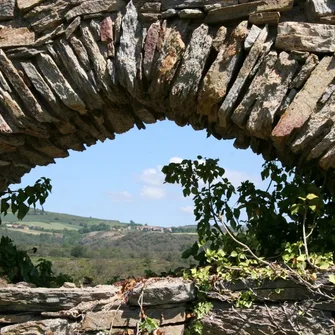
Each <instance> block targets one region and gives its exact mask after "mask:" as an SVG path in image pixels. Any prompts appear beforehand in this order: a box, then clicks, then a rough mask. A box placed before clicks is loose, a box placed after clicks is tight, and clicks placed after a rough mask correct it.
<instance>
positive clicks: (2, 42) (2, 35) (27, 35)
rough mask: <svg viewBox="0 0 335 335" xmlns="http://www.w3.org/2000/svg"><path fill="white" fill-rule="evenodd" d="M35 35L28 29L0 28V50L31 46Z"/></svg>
mask: <svg viewBox="0 0 335 335" xmlns="http://www.w3.org/2000/svg"><path fill="white" fill-rule="evenodd" d="M34 43H35V33H34V32H32V31H30V30H29V29H28V28H7V27H3V28H2V29H1V28H0V48H6V47H15V46H22V45H32V44H34Z"/></svg>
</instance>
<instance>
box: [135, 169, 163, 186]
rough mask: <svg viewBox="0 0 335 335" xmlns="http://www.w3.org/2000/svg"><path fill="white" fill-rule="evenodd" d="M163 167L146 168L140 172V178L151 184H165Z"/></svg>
mask: <svg viewBox="0 0 335 335" xmlns="http://www.w3.org/2000/svg"><path fill="white" fill-rule="evenodd" d="M161 169H162V167H161V166H157V167H156V168H149V169H145V170H143V171H142V172H141V174H140V180H141V181H142V182H143V183H145V184H149V185H153V186H160V185H163V182H164V175H163V173H162V172H161Z"/></svg>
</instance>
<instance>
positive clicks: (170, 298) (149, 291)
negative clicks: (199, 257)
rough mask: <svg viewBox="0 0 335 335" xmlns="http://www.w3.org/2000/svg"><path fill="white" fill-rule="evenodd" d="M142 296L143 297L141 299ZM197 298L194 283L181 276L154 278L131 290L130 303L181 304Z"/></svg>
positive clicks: (136, 304)
mask: <svg viewBox="0 0 335 335" xmlns="http://www.w3.org/2000/svg"><path fill="white" fill-rule="evenodd" d="M140 298H141V299H140ZM194 299H195V292H194V283H192V282H191V281H189V280H183V279H181V278H152V279H148V280H147V281H146V282H145V283H140V284H138V285H136V286H135V288H134V289H133V290H132V292H130V294H129V296H128V302H129V304H130V305H135V306H138V305H139V302H141V303H142V305H143V306H149V305H165V304H180V303H184V302H189V301H192V300H194Z"/></svg>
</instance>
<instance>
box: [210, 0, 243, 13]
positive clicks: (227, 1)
mask: <svg viewBox="0 0 335 335" xmlns="http://www.w3.org/2000/svg"><path fill="white" fill-rule="evenodd" d="M238 3H239V1H238V0H204V10H205V11H209V10H211V9H217V8H222V7H227V6H233V5H237V4H238Z"/></svg>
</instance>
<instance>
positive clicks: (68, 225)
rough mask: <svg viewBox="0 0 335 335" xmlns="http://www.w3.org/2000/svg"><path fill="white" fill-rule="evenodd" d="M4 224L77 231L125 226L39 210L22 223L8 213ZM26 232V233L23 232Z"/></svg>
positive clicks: (32, 212) (4, 218)
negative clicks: (90, 227) (87, 227)
mask: <svg viewBox="0 0 335 335" xmlns="http://www.w3.org/2000/svg"><path fill="white" fill-rule="evenodd" d="M2 222H3V223H4V224H6V223H7V224H12V223H18V224H24V225H27V226H39V227H42V228H44V229H48V230H49V229H53V230H63V229H69V230H78V229H80V228H82V227H83V226H85V225H87V226H92V225H98V224H100V223H104V224H107V225H109V226H111V227H124V226H125V224H124V223H122V222H120V221H117V220H103V219H97V218H91V217H90V218H87V217H82V216H77V215H70V214H62V213H53V212H47V211H45V212H42V211H41V210H38V209H37V210H34V209H31V210H30V211H29V213H28V214H27V215H26V217H25V218H24V219H23V220H22V221H18V219H17V218H16V217H15V215H13V214H11V213H9V214H8V215H6V216H5V217H3V218H2ZM25 232H28V231H25Z"/></svg>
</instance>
